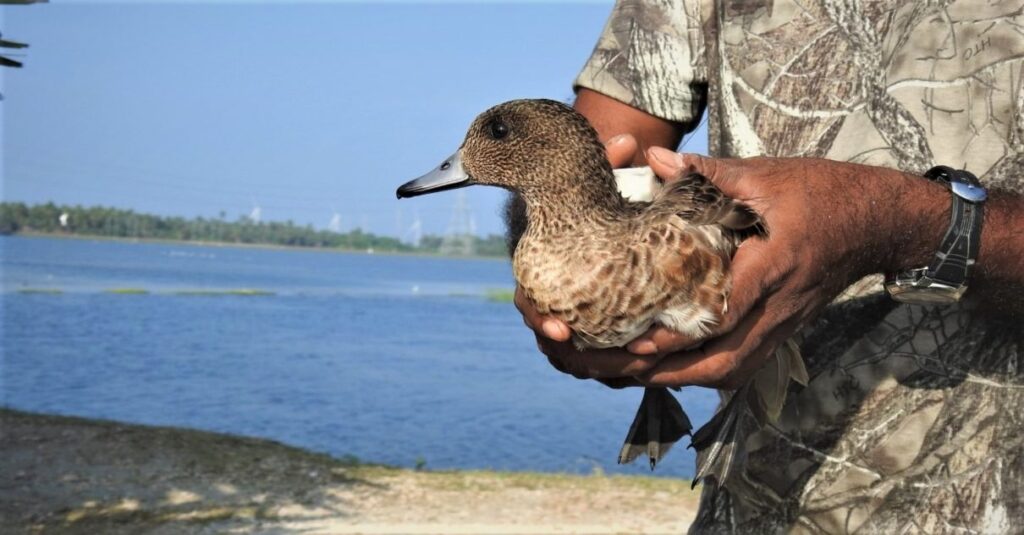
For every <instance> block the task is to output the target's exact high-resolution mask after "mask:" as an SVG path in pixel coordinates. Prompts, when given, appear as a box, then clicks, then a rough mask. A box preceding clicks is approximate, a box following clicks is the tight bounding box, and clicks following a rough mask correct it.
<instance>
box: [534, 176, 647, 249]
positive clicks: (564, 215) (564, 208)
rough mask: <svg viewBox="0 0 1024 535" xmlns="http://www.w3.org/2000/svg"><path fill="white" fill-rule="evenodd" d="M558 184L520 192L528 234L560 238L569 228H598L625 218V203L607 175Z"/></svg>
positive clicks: (611, 177)
mask: <svg viewBox="0 0 1024 535" xmlns="http://www.w3.org/2000/svg"><path fill="white" fill-rule="evenodd" d="M591 176H593V175H591ZM599 176H600V175H599ZM558 184H559V186H558V188H557V189H556V188H551V187H549V188H546V189H544V190H542V191H528V192H523V199H524V200H525V201H526V211H527V221H528V232H530V233H531V234H534V235H553V236H559V235H564V234H565V233H566V231H568V230H571V229H578V228H585V227H594V226H597V227H601V226H604V225H608V224H610V223H613V222H616V221H621V220H622V219H623V218H624V217H626V214H627V210H626V204H625V200H623V198H622V195H620V194H619V191H618V189H617V188H616V187H615V179H614V177H613V176H612V175H611V173H610V172H609V176H608V177H603V176H601V178H596V179H595V178H585V179H584V178H579V179H572V180H564V181H559V182H558Z"/></svg>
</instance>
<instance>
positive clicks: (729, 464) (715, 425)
mask: <svg viewBox="0 0 1024 535" xmlns="http://www.w3.org/2000/svg"><path fill="white" fill-rule="evenodd" d="M791 379H792V380H793V381H795V382H797V383H799V384H801V385H804V386H806V385H807V381H808V376H807V369H806V368H805V367H804V361H803V358H802V357H801V356H800V348H799V346H798V345H797V343H796V342H795V341H793V340H787V341H786V343H784V344H783V345H782V346H781V347H779V349H777V350H776V351H775V354H774V355H773V356H772V358H770V359H768V362H766V363H765V365H764V367H763V368H761V369H760V370H759V371H758V372H757V373H756V374H755V375H754V377H753V379H751V380H750V382H748V383H747V384H746V385H744V386H743V387H742V388H740V389H739V390H737V391H736V392H735V393H734V394H733V395H732V397H731V398H730V399H729V402H728V403H726V404H725V407H723V408H722V409H721V410H720V411H718V412H717V413H715V416H714V417H712V418H711V421H709V422H708V423H707V424H705V425H704V426H703V427H701V428H700V429H698V430H697V432H696V433H694V434H693V438H692V440H691V441H690V447H691V448H694V449H696V450H697V475H696V476H695V477H694V479H693V484H694V485H696V484H697V483H698V482H700V481H702V480H714V482H715V484H717V485H721V484H723V483H725V481H727V480H728V478H729V473H730V472H731V470H732V468H733V466H735V465H736V464H737V463H738V462H741V460H742V459H743V457H745V456H746V451H745V449H744V442H745V441H746V438H747V435H748V434H749V431H750V430H749V429H748V427H749V425H746V424H745V422H749V420H748V419H747V418H746V416H747V413H748V412H749V415H750V416H751V417H752V418H753V423H756V426H757V428H761V427H763V426H765V425H766V424H768V423H769V422H775V421H778V419H779V416H780V415H781V413H782V407H783V405H784V404H785V401H786V394H787V392H788V391H789V381H790V380H791Z"/></svg>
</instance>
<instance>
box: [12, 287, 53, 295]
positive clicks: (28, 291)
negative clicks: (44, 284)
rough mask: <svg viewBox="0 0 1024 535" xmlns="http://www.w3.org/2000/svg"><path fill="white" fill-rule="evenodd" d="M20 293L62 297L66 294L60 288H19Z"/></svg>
mask: <svg viewBox="0 0 1024 535" xmlns="http://www.w3.org/2000/svg"><path fill="white" fill-rule="evenodd" d="M18 293H20V294H46V295H60V294H62V293H64V290H61V289H60V288H18Z"/></svg>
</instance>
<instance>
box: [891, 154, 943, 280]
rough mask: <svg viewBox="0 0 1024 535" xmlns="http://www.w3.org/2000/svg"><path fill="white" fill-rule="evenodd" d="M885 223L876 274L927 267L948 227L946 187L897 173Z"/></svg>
mask: <svg viewBox="0 0 1024 535" xmlns="http://www.w3.org/2000/svg"><path fill="white" fill-rule="evenodd" d="M899 174H900V175H902V176H901V180H900V181H899V185H898V187H897V188H896V195H895V196H894V199H893V201H895V202H894V203H891V205H892V206H893V208H894V210H893V211H892V212H891V214H890V216H889V218H888V219H889V224H888V225H887V226H883V227H881V229H882V230H881V232H880V234H882V235H881V236H880V237H881V239H882V240H883V241H884V242H885V243H886V246H885V247H884V251H885V252H884V253H883V254H882V255H881V259H882V263H881V265H880V266H879V267H880V268H881V269H880V270H879V271H881V272H883V273H891V272H897V271H904V270H909V269H916V268H920V267H924V266H926V265H928V263H929V262H931V261H932V259H933V258H934V257H935V253H936V251H938V250H939V248H940V246H941V244H942V238H943V236H944V235H945V234H946V230H947V229H948V228H949V225H950V217H951V211H952V197H951V196H950V195H951V194H950V192H949V190H948V189H947V188H945V187H943V186H942V185H940V184H937V183H935V182H933V181H931V180H928V179H927V178H925V177H923V176H916V175H910V174H906V173H899Z"/></svg>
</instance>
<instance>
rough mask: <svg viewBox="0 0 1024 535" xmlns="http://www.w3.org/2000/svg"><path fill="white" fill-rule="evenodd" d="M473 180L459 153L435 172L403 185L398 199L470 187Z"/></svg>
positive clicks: (398, 192) (399, 189)
mask: <svg viewBox="0 0 1024 535" xmlns="http://www.w3.org/2000/svg"><path fill="white" fill-rule="evenodd" d="M472 183H473V179H472V178H471V177H470V176H469V174H468V173H466V170H465V169H463V167H462V158H460V157H459V153H458V152H456V153H455V154H453V155H451V156H450V157H449V158H448V159H447V160H445V161H444V162H442V163H441V165H439V166H437V168H435V169H434V170H433V171H431V172H429V173H427V174H425V175H423V176H421V177H419V178H417V179H416V180H410V181H409V182H406V183H405V184H402V185H401V187H399V188H398V191H397V192H396V193H397V194H398V198H399V199H402V198H406V197H415V196H417V195H423V194H426V193H433V192H435V191H444V190H446V189H455V188H461V187H465V186H468V185H470V184H472Z"/></svg>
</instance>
